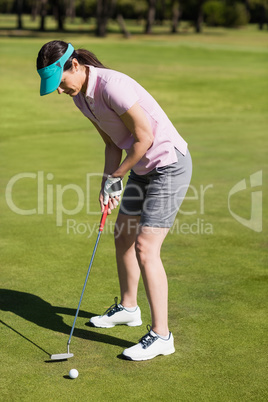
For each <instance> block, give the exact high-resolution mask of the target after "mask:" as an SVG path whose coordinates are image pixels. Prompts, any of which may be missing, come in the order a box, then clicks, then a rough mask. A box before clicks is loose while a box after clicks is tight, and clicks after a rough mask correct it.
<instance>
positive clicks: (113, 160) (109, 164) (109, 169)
mask: <svg viewBox="0 0 268 402" xmlns="http://www.w3.org/2000/svg"><path fill="white" fill-rule="evenodd" d="M91 122H92V123H93V124H94V126H95V127H96V129H97V131H98V132H99V134H100V135H101V137H102V139H103V141H104V143H105V162H104V171H103V177H102V182H101V191H100V204H101V210H102V212H103V210H104V205H103V187H104V183H105V181H106V180H107V176H108V175H111V174H112V173H113V172H114V171H115V170H116V169H118V167H119V165H120V162H121V159H122V149H120V148H118V146H117V145H115V143H114V142H113V141H112V140H111V138H110V137H109V136H108V135H107V134H106V133H105V132H104V131H103V130H102V129H101V128H100V127H99V126H98V125H97V124H96V123H94V122H93V121H92V120H91ZM115 204H116V202H115V203H114V202H109V207H110V209H114V208H115V207H116V205H115ZM109 212H110V211H108V213H109Z"/></svg>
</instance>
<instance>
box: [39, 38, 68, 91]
mask: <svg viewBox="0 0 268 402" xmlns="http://www.w3.org/2000/svg"><path fill="white" fill-rule="evenodd" d="M73 52H74V47H73V46H72V45H71V44H70V43H69V44H68V48H67V50H66V52H65V53H64V55H63V56H61V58H60V59H59V60H57V61H56V62H55V63H53V64H50V65H49V66H47V67H44V68H40V70H37V72H38V74H39V75H40V77H41V86H40V95H41V96H43V95H48V94H50V93H51V92H53V91H55V90H56V89H57V88H58V87H59V85H60V82H61V77H62V73H63V67H64V64H65V63H66V61H67V60H68V59H69V57H70V56H71V55H72V54H73Z"/></svg>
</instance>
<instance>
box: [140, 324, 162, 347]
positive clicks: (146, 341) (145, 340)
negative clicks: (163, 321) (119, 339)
mask: <svg viewBox="0 0 268 402" xmlns="http://www.w3.org/2000/svg"><path fill="white" fill-rule="evenodd" d="M151 329H152V327H151V325H147V331H149V332H148V333H147V334H146V335H144V336H143V337H142V338H141V339H140V343H141V345H142V348H143V349H147V348H148V347H149V346H150V345H151V344H152V343H154V342H155V341H156V340H157V339H158V336H157V335H155V336H154V335H153V334H152V333H151Z"/></svg>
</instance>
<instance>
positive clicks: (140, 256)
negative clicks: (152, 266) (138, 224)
mask: <svg viewBox="0 0 268 402" xmlns="http://www.w3.org/2000/svg"><path fill="white" fill-rule="evenodd" d="M135 251H136V256H137V260H138V261H139V263H140V264H141V265H142V266H143V265H146V262H147V261H148V260H149V259H151V258H152V255H151V249H150V244H149V243H148V241H147V240H146V239H145V238H144V237H142V236H140V235H138V236H137V238H136V241H135Z"/></svg>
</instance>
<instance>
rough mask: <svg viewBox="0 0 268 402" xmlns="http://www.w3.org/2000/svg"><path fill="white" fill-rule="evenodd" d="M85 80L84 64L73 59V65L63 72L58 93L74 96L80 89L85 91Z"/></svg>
mask: <svg viewBox="0 0 268 402" xmlns="http://www.w3.org/2000/svg"><path fill="white" fill-rule="evenodd" d="M86 81H87V74H86V68H85V66H81V65H80V64H79V63H78V61H77V60H76V59H73V66H72V68H71V69H70V70H67V71H64V72H63V74H62V77H61V83H60V85H59V87H58V88H57V91H58V93H59V94H62V93H65V94H66V95H69V96H72V97H73V96H76V95H77V94H78V93H79V92H80V91H82V92H85V89H86Z"/></svg>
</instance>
